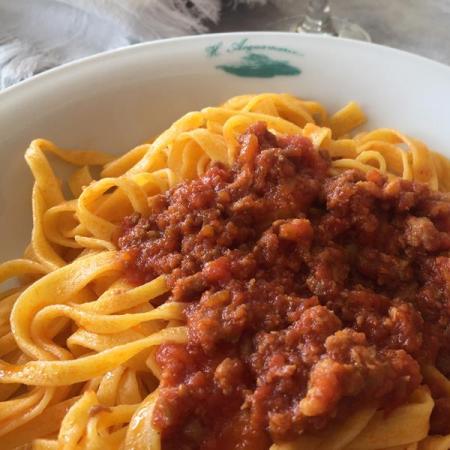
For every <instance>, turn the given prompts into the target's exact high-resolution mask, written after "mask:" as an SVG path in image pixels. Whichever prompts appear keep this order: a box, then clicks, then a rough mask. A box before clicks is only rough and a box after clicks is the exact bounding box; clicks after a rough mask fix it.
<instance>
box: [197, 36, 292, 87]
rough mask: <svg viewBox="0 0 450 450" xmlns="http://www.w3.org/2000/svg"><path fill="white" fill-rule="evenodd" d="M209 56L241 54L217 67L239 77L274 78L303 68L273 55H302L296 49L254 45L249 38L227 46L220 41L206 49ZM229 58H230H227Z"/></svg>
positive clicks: (288, 74) (290, 74)
mask: <svg viewBox="0 0 450 450" xmlns="http://www.w3.org/2000/svg"><path fill="white" fill-rule="evenodd" d="M205 51H206V55H207V56H208V57H209V58H221V57H224V56H225V57H226V55H227V54H235V53H237V54H238V55H239V52H240V53H241V54H240V55H239V56H240V58H239V60H238V61H231V62H229V63H228V62H227V63H223V64H218V65H216V68H218V69H221V70H223V71H224V72H227V73H230V74H232V75H236V76H238V77H256V78H272V77H276V76H278V75H285V76H286V75H287V76H292V75H299V74H300V73H301V70H300V69H299V68H298V67H297V66H296V65H294V64H292V62H291V61H288V60H286V59H285V58H283V59H278V58H277V57H274V56H272V55H271V53H272V54H273V53H274V52H276V53H283V54H284V55H285V56H288V55H289V56H291V55H297V56H298V55H300V56H301V54H300V53H298V52H297V51H295V50H292V49H289V48H287V47H278V46H275V45H252V44H250V43H249V40H248V39H241V40H239V41H235V42H232V43H231V44H230V45H228V46H225V45H224V43H223V42H222V41H221V42H218V43H216V44H213V45H210V46H208V47H206V49H205ZM227 59H228V58H227Z"/></svg>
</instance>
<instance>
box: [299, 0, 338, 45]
mask: <svg viewBox="0 0 450 450" xmlns="http://www.w3.org/2000/svg"><path fill="white" fill-rule="evenodd" d="M298 31H304V32H306V33H325V34H331V35H333V36H337V32H336V30H335V29H334V27H333V22H332V21H331V9H330V2H329V1H328V0H309V2H308V7H307V10H306V14H305V19H304V20H303V23H301V24H300V26H299V30H298Z"/></svg>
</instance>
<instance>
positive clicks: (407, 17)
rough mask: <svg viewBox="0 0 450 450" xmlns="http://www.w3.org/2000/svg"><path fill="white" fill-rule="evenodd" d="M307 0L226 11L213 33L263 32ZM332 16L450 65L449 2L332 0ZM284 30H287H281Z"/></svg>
mask: <svg viewBox="0 0 450 450" xmlns="http://www.w3.org/2000/svg"><path fill="white" fill-rule="evenodd" d="M306 4H307V1H306V0H290V1H289V0H272V1H271V2H270V3H269V4H267V5H265V6H255V7H253V8H247V7H244V6H241V7H238V8H236V9H229V10H226V11H225V12H224V14H223V18H222V21H221V23H220V24H219V25H217V26H214V27H212V29H211V31H212V32H225V31H260V30H265V29H268V28H272V27H273V25H270V24H273V23H274V22H276V21H278V20H281V19H284V18H286V17H289V16H295V15H299V14H302V13H304V12H305V9H306ZM331 8H332V11H333V14H334V15H335V16H337V17H340V18H346V19H349V20H350V21H352V22H356V23H358V24H359V25H361V26H362V27H363V28H364V29H365V30H366V31H367V32H369V34H370V36H371V38H372V41H373V42H376V43H377V44H383V45H388V46H390V47H396V48H399V49H402V50H407V51H409V52H413V53H417V54H419V55H422V56H426V57H428V58H431V59H434V60H436V61H440V62H443V63H445V64H449V65H450V0H331ZM282 31H285V30H282Z"/></svg>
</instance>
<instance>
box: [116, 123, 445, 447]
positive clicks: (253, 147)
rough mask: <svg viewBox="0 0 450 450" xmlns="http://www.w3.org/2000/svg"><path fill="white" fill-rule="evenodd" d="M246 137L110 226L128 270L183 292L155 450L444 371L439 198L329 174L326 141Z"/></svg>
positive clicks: (286, 421) (223, 439)
mask: <svg viewBox="0 0 450 450" xmlns="http://www.w3.org/2000/svg"><path fill="white" fill-rule="evenodd" d="M240 143H241V150H240V154H239V157H238V159H237V161H236V162H235V164H234V165H233V166H232V167H231V168H227V167H225V166H223V165H221V164H218V163H214V164H212V165H211V167H210V168H209V169H208V170H207V172H206V173H205V174H204V175H203V176H202V177H200V178H199V179H196V180H192V181H186V182H184V183H182V184H180V185H178V186H177V187H175V188H173V189H172V190H170V191H168V192H167V193H165V194H163V195H160V196H158V197H156V198H155V199H154V201H153V205H152V211H153V212H152V214H151V215H150V216H149V217H139V216H137V215H132V216H130V217H127V218H126V219H125V221H124V223H123V231H122V235H121V237H120V238H119V246H120V248H121V249H122V250H123V254H124V261H126V265H127V271H128V273H129V275H130V278H133V279H134V280H137V281H139V282H145V281H149V280H151V279H153V278H155V277H156V276H158V275H161V274H165V275H166V276H167V280H168V284H169V286H170V287H171V293H172V294H171V298H170V299H169V300H168V301H177V302H184V303H186V313H185V314H186V321H187V326H188V336H189V338H188V343H187V344H186V345H176V344H165V345H162V346H160V348H159V350H158V353H157V361H158V363H159V365H160V366H161V369H162V378H161V384H160V396H159V398H158V401H157V403H156V406H155V410H154V414H153V419H152V420H153V424H154V426H155V427H156V428H157V429H158V430H160V431H161V433H162V439H163V448H164V449H183V450H184V449H185V450H188V449H202V450H206V449H211V450H212V449H214V450H220V449H224V450H225V449H227V450H231V449H240V450H247V449H268V448H269V446H270V445H271V443H272V442H274V441H275V442H279V441H284V440H288V439H291V438H295V436H298V435H299V434H300V433H302V432H305V431H316V430H320V429H321V428H323V427H324V426H326V425H327V424H328V423H329V422H330V421H333V420H336V419H335V418H336V417H338V416H339V417H345V415H346V414H347V412H348V411H350V410H352V409H354V408H355V407H356V406H360V405H362V404H364V403H366V402H367V401H369V400H370V401H377V402H378V404H379V405H380V407H382V408H385V409H386V410H390V409H392V408H394V407H395V406H397V405H399V404H401V403H403V402H405V401H406V399H407V398H408V396H409V395H410V394H411V392H412V391H413V390H414V389H415V388H416V387H417V386H418V385H419V384H420V383H421V381H422V377H421V371H420V365H421V364H424V363H429V362H431V363H435V364H437V365H438V366H439V364H440V361H441V360H442V361H443V363H442V364H441V366H442V367H441V369H442V370H444V372H446V373H448V374H449V372H450V367H448V366H449V364H448V362H447V363H445V361H447V359H446V358H445V355H446V354H448V350H449V347H450V295H449V294H450V258H449V249H450V234H449V231H450V230H449V224H450V220H449V217H450V201H449V198H448V196H447V195H446V194H442V193H437V192H431V191H430V190H429V189H428V188H427V187H426V186H425V185H422V184H417V183H413V182H408V181H404V180H400V179H394V180H391V181H388V180H387V179H386V178H385V177H383V176H381V175H380V174H379V173H378V172H377V171H375V170H374V171H372V172H369V173H368V174H363V173H361V172H358V171H353V170H348V171H345V172H343V173H341V174H340V175H337V176H330V175H329V168H330V161H329V158H328V157H327V154H326V153H323V154H322V153H319V152H317V151H315V150H314V149H313V147H312V144H311V142H310V141H309V140H307V139H306V138H303V137H300V136H290V137H275V136H274V135H273V134H271V133H270V132H268V131H267V129H266V126H265V125H264V124H262V123H259V124H256V125H253V126H252V127H250V128H249V129H248V131H247V132H246V133H244V134H243V135H242V136H241V139H240ZM445 366H447V367H445ZM448 404H449V403H448V402H446V401H444V400H442V401H440V402H438V405H439V407H440V409H442V410H446V408H448ZM443 427H444V426H443V424H442V423H440V422H439V423H436V424H435V429H438V430H440V431H443V430H442V429H443ZM444 431H445V430H444ZM447 431H450V430H447Z"/></svg>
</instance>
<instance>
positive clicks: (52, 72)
mask: <svg viewBox="0 0 450 450" xmlns="http://www.w3.org/2000/svg"><path fill="white" fill-rule="evenodd" d="M267 36H274V37H280V38H282V39H283V38H286V37H289V38H292V37H294V36H295V37H296V38H297V39H299V40H304V41H312V42H314V41H319V42H320V41H325V42H326V41H328V42H330V43H332V45H337V46H342V47H344V46H347V47H349V46H350V47H360V48H373V49H377V50H378V51H381V52H384V53H385V54H390V55H392V56H395V55H397V56H399V57H400V58H403V59H409V60H410V61H412V62H414V61H415V62H416V63H418V64H426V65H428V66H430V67H431V66H433V67H434V69H435V70H437V71H443V72H447V74H448V79H449V84H450V65H447V64H445V63H443V62H440V61H435V60H433V59H431V58H428V57H426V56H422V55H418V54H416V53H412V52H409V51H406V50H402V49H398V48H395V47H390V46H388V45H383V44H377V43H374V42H363V41H357V40H353V39H348V38H341V37H334V36H327V35H315V34H298V35H296V34H295V33H292V32H281V31H235V32H227V33H203V34H197V35H187V36H177V37H171V38H165V39H156V40H153V41H148V42H141V43H138V44H132V45H128V46H125V47H119V48H114V49H111V50H106V51H103V52H99V53H95V54H93V55H89V56H86V57H83V58H78V59H75V60H73V61H69V62H67V63H64V64H61V65H59V66H56V67H52V68H51V69H48V70H46V71H44V72H41V73H39V74H36V75H33V76H32V77H30V78H28V79H26V80H23V81H20V82H19V83H17V84H14V85H12V86H9V87H7V88H5V89H3V90H1V91H0V100H2V99H4V98H5V97H6V96H11V95H14V94H15V93H16V92H19V91H24V90H25V89H27V88H30V87H31V88H32V87H37V86H39V84H42V83H45V82H48V81H52V80H53V79H55V77H58V76H61V75H64V74H65V73H69V72H71V71H72V70H73V68H76V67H82V66H87V65H92V64H98V63H102V62H103V61H105V60H107V59H111V58H115V57H121V56H122V55H123V54H125V53H127V54H131V53H139V52H142V51H145V50H147V49H151V48H156V47H165V46H170V45H173V44H175V45H176V44H177V43H179V42H181V43H186V42H187V43H189V42H191V41H208V40H212V39H221V38H227V37H241V38H251V37H267Z"/></svg>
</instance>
